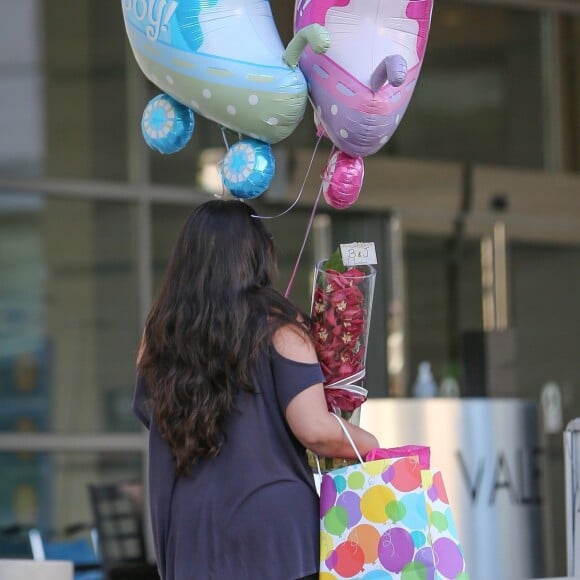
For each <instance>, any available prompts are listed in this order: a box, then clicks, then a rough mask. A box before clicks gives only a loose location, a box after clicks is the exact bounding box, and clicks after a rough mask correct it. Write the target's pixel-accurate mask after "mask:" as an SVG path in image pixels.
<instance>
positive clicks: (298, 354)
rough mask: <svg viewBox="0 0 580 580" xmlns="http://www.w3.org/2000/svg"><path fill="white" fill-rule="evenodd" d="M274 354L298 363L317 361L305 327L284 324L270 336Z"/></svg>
mask: <svg viewBox="0 0 580 580" xmlns="http://www.w3.org/2000/svg"><path fill="white" fill-rule="evenodd" d="M272 344H273V347H274V351H275V354H278V355H279V356H281V357H283V358H285V359H288V360H290V361H295V362H298V363H306V364H314V363H318V357H317V356H316V350H315V349H314V344H313V343H312V339H311V337H310V335H309V333H308V330H307V329H306V328H303V327H301V326H299V325H298V324H284V325H282V326H280V328H278V329H277V330H276V331H275V332H274V335H273V336H272Z"/></svg>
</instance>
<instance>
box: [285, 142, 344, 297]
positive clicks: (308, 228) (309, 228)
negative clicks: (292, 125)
mask: <svg viewBox="0 0 580 580" xmlns="http://www.w3.org/2000/svg"><path fill="white" fill-rule="evenodd" d="M319 142H320V140H319ZM335 150H336V147H334V146H333V147H332V149H331V150H330V155H329V156H328V158H329V159H330V158H331V157H332V156H333V155H334V152H335ZM313 158H314V157H313ZM323 185H324V184H323V183H321V184H320V188H319V189H318V195H317V196H316V199H315V200H314V205H313V206H312V212H311V213H310V219H309V220H308V225H307V226H306V233H305V234H304V240H303V241H302V247H301V248H300V252H298V257H297V258H296V263H295V264H294V270H293V271H292V276H290V281H289V282H288V287H287V288H286V292H285V293H284V298H288V296H290V291H291V290H292V286H293V285H294V279H295V278H296V273H297V272H298V266H299V265H300V260H301V259H302V254H303V253H304V248H305V247H306V242H307V241H308V236H309V235H310V230H311V229H312V224H313V223H314V216H315V214H316V209H317V208H318V202H319V201H320V196H321V194H322V187H323Z"/></svg>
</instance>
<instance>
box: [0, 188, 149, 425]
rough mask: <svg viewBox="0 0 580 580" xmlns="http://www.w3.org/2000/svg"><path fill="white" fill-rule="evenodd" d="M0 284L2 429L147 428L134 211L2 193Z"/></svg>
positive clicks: (119, 206) (108, 204)
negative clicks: (135, 396)
mask: <svg viewBox="0 0 580 580" xmlns="http://www.w3.org/2000/svg"><path fill="white" fill-rule="evenodd" d="M0 281H1V282H0V377H1V380H0V396H1V397H2V403H3V404H2V407H1V409H0V430H8V431H12V430H14V431H44V430H48V431H59V432H63V431H64V432H80V431H125V430H136V429H138V424H137V421H136V420H135V419H134V417H133V416H132V414H131V408H130V402H131V397H132V393H133V387H134V380H135V371H134V361H135V354H136V346H137V341H138V338H139V329H138V326H139V325H138V316H139V314H138V306H137V304H138V301H137V300H136V298H135V297H136V296H137V295H138V285H137V273H136V246H135V210H134V208H133V207H131V206H130V205H129V204H126V203H116V202H115V203H113V202H104V201H80V200H70V199H58V198H45V197H43V196H40V195H24V194H21V193H19V194H15V195H10V194H6V193H0Z"/></svg>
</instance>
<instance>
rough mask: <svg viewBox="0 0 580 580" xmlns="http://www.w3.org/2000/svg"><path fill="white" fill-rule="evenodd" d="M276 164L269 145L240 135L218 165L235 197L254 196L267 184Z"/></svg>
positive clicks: (266, 186)
mask: <svg viewBox="0 0 580 580" xmlns="http://www.w3.org/2000/svg"><path fill="white" fill-rule="evenodd" d="M275 167H276V163H275V160H274V155H273V154H272V148H271V147H270V146H269V145H268V144H267V143H264V142H262V141H258V140H257V139H242V140H241V141H238V142H237V143H235V144H234V145H232V146H231V147H230V148H229V150H228V152H227V153H226V156H225V158H224V161H223V164H222V168H221V173H222V180H223V183H224V185H225V186H226V187H227V189H228V190H229V191H230V193H231V194H232V195H233V196H234V197H237V198H240V199H254V198H255V197H258V196H259V195H262V193H264V191H266V189H267V188H268V186H269V185H270V182H271V181H272V178H273V177H274V171H275Z"/></svg>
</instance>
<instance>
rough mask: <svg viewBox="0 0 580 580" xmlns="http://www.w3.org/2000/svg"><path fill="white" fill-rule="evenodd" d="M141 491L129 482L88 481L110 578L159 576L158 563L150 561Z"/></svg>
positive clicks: (127, 579) (137, 579)
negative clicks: (96, 482)
mask: <svg viewBox="0 0 580 580" xmlns="http://www.w3.org/2000/svg"><path fill="white" fill-rule="evenodd" d="M139 491H140V486H136V485H135V484H131V483H129V482H119V483H110V484H101V485H89V496H90V502H91V508H92V511H93V517H94V520H95V527H96V530H97V538H98V552H99V555H100V556H101V560H102V562H103V567H104V570H105V577H106V578H107V580H133V579H135V580H159V574H158V572H157V567H156V566H155V565H154V564H151V563H149V562H148V561H147V555H146V550H145V537H144V532H143V523H142V515H143V514H142V509H141V505H140V502H141V498H140V493H139Z"/></svg>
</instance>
